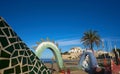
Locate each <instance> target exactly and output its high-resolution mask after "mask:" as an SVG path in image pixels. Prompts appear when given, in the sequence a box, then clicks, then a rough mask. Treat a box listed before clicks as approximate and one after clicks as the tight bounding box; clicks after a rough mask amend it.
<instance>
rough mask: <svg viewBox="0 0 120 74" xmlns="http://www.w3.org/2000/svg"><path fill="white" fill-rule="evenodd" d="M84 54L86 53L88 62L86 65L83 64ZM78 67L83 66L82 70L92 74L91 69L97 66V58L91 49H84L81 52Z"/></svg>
mask: <svg viewBox="0 0 120 74" xmlns="http://www.w3.org/2000/svg"><path fill="white" fill-rule="evenodd" d="M86 55H88V58H89V62H88V67H84V66H83V61H84V59H85V58H86ZM78 67H79V68H84V70H85V71H86V72H88V73H90V74H93V69H94V68H96V67H98V63H97V60H96V58H95V56H94V54H93V52H92V51H91V50H87V51H84V52H83V54H82V55H81V57H80V61H79V66H78Z"/></svg>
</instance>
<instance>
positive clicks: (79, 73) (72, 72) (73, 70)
mask: <svg viewBox="0 0 120 74" xmlns="http://www.w3.org/2000/svg"><path fill="white" fill-rule="evenodd" d="M73 64H74V63H73ZM45 65H46V66H47V68H50V69H51V68H52V69H55V71H54V72H53V74H60V73H59V68H58V65H57V64H56V63H54V64H53V66H52V64H50V63H45ZM64 65H65V67H66V69H65V74H67V69H68V68H69V69H70V74H88V73H86V72H84V71H83V70H80V69H77V68H74V67H71V65H70V64H66V63H64Z"/></svg>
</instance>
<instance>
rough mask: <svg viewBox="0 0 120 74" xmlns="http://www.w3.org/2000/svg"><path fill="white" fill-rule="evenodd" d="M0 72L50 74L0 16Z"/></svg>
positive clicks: (9, 73) (2, 73) (4, 73)
mask: <svg viewBox="0 0 120 74" xmlns="http://www.w3.org/2000/svg"><path fill="white" fill-rule="evenodd" d="M0 74H51V73H50V71H49V69H47V68H46V66H45V65H44V64H43V63H42V62H41V61H40V59H39V58H38V57H37V56H36V55H35V54H34V53H33V52H32V51H31V50H30V49H29V48H28V47H27V45H26V44H25V43H24V42H23V41H22V40H21V39H20V37H18V36H17V34H16V33H15V32H14V31H13V30H12V28H11V27H10V26H9V25H8V24H7V23H6V22H5V21H4V19H3V18H2V17H0Z"/></svg>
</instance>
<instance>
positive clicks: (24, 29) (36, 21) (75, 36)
mask: <svg viewBox="0 0 120 74" xmlns="http://www.w3.org/2000/svg"><path fill="white" fill-rule="evenodd" d="M0 16H2V17H3V18H4V19H5V20H6V21H7V23H8V24H9V25H10V26H11V27H12V28H13V29H14V30H15V31H16V32H17V34H18V35H19V36H20V37H21V38H22V40H23V41H24V42H26V43H27V45H28V46H29V47H32V46H33V45H35V42H36V41H39V40H40V38H43V39H45V38H46V37H49V38H50V39H51V40H53V39H54V40H55V41H56V42H58V43H59V47H60V48H62V51H63V52H64V51H67V50H69V49H70V48H71V47H75V46H81V47H82V45H81V43H80V42H79V40H80V38H81V37H82V36H83V32H85V31H87V30H89V29H93V30H97V31H98V33H99V34H100V36H101V38H103V39H105V40H108V39H111V40H113V41H114V40H117V41H118V42H120V33H119V32H120V31H119V29H120V1H119V0H1V1H0ZM117 46H120V44H119V45H117Z"/></svg>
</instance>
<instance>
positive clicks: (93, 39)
mask: <svg viewBox="0 0 120 74" xmlns="http://www.w3.org/2000/svg"><path fill="white" fill-rule="evenodd" d="M81 42H82V43H83V45H84V46H85V47H88V48H89V49H91V50H93V47H94V45H96V46H97V47H98V46H99V45H100V43H101V42H102V41H101V38H100V36H99V35H98V32H97V31H93V30H89V31H86V32H84V36H83V37H82V39H81Z"/></svg>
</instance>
